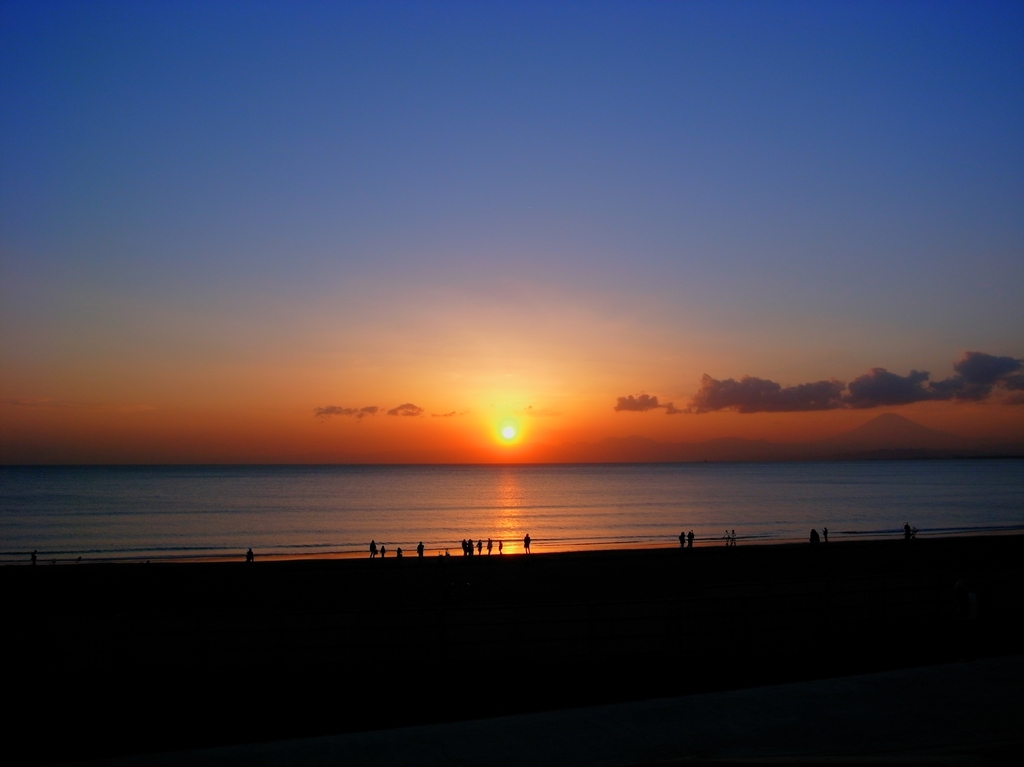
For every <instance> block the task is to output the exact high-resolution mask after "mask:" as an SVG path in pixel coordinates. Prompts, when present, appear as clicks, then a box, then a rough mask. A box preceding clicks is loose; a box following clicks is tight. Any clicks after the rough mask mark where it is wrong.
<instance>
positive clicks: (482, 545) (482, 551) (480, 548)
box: [476, 538, 484, 556]
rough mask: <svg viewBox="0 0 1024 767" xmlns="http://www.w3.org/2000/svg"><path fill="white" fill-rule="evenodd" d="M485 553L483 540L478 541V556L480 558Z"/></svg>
mask: <svg viewBox="0 0 1024 767" xmlns="http://www.w3.org/2000/svg"><path fill="white" fill-rule="evenodd" d="M483 553H484V542H483V539H482V538H481V539H480V540H478V541H477V542H476V555H477V556H480V555H481V554H483Z"/></svg>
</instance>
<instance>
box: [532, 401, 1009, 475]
mask: <svg viewBox="0 0 1024 767" xmlns="http://www.w3.org/2000/svg"><path fill="white" fill-rule="evenodd" d="M974 455H1012V456H1024V440H1022V441H1019V442H1016V443H1013V444H984V443H979V442H977V441H975V440H971V439H967V438H965V437H959V436H957V435H955V434H950V433H949V432H945V431H939V430H937V429H929V428H928V427H927V426H922V425H921V424H919V423H916V422H914V421H911V420H910V419H909V418H904V417H903V416H901V415H896V414H895V413H883V414H881V415H879V416H876V417H875V418H872V419H871V420H870V421H868V422H867V423H864V424H862V425H860V426H858V427H857V428H855V429H851V430H850V431H848V432H844V433H843V434H839V435H837V436H835V437H830V438H828V439H823V440H818V441H816V442H803V443H795V444H792V443H790V444H785V443H777V442H768V441H767V440H749V439H741V438H739V437H724V438H720V439H712V440H707V441H706V442H658V441H656V440H652V439H647V438H645V437H608V438H607V439H603V440H601V441H599V442H582V443H576V444H570V445H561V446H558V447H542V448H539V449H538V450H537V451H536V453H535V454H534V456H535V457H534V460H537V461H541V462H554V463H634V462H635V463H647V462H654V463H657V462H693V461H791V460H815V459H817V460H823V459H824V460H828V459H837V460H857V459H880V458H883V459H890V458H945V457H953V456H974Z"/></svg>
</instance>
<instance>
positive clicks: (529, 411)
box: [516, 405, 561, 418]
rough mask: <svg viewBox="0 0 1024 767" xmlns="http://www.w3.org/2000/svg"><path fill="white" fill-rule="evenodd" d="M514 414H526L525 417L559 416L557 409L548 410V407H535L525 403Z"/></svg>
mask: <svg viewBox="0 0 1024 767" xmlns="http://www.w3.org/2000/svg"><path fill="white" fill-rule="evenodd" d="M516 415H522V416H526V417H527V418H554V417H556V416H560V415H561V413H559V412H558V411H557V410H550V409H548V408H535V407H534V406H533V405H527V406H526V407H524V408H523V409H522V410H520V411H519V412H518V413H516Z"/></svg>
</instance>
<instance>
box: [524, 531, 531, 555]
mask: <svg viewBox="0 0 1024 767" xmlns="http://www.w3.org/2000/svg"><path fill="white" fill-rule="evenodd" d="M523 548H524V549H526V553H527V554H529V553H530V534H529V533H527V534H526V537H525V538H523Z"/></svg>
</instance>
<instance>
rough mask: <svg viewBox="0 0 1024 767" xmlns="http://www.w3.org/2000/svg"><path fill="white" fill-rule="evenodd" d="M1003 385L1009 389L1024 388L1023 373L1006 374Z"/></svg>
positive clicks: (1018, 389)
mask: <svg viewBox="0 0 1024 767" xmlns="http://www.w3.org/2000/svg"><path fill="white" fill-rule="evenodd" d="M1003 386H1005V387H1006V388H1007V389H1009V390H1010V391H1020V390H1021V389H1024V373H1018V374H1017V375H1012V376H1006V378H1004V379H1003Z"/></svg>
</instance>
